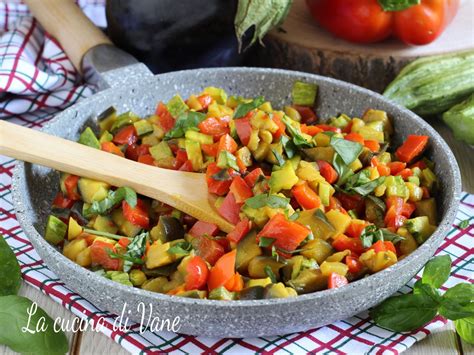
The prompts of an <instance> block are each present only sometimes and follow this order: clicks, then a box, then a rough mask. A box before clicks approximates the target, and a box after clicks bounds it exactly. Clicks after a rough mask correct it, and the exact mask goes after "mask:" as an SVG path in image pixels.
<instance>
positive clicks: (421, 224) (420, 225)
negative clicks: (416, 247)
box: [405, 216, 436, 244]
mask: <svg viewBox="0 0 474 355" xmlns="http://www.w3.org/2000/svg"><path fill="white" fill-rule="evenodd" d="M405 227H406V228H407V229H408V231H409V232H410V234H411V235H413V237H414V238H415V239H416V241H417V243H418V244H423V243H424V242H425V241H426V239H428V238H429V237H430V236H431V234H433V232H434V231H435V230H436V226H433V225H431V224H430V220H429V218H428V216H421V217H415V218H411V219H407V220H406V221H405Z"/></svg>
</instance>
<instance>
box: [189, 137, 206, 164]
mask: <svg viewBox="0 0 474 355" xmlns="http://www.w3.org/2000/svg"><path fill="white" fill-rule="evenodd" d="M186 153H187V154H188V159H189V160H191V163H192V165H193V170H194V171H200V170H201V169H202V167H203V159H202V152H201V144H199V142H195V141H192V140H190V139H186Z"/></svg>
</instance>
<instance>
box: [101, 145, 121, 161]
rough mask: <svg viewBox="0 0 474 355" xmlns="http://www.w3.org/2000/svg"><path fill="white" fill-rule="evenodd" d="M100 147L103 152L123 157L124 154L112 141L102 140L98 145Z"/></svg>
mask: <svg viewBox="0 0 474 355" xmlns="http://www.w3.org/2000/svg"><path fill="white" fill-rule="evenodd" d="M100 149H101V150H103V151H104V152H107V153H112V154H115V155H118V156H119V157H122V158H123V157H124V156H125V155H124V154H123V153H122V151H121V150H120V148H119V147H117V146H116V145H115V144H114V143H112V142H103V143H101V145H100Z"/></svg>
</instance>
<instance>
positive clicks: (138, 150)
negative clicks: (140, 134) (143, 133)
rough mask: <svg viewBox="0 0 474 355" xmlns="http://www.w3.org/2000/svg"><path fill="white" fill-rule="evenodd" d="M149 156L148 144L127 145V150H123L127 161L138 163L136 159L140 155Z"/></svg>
mask: <svg viewBox="0 0 474 355" xmlns="http://www.w3.org/2000/svg"><path fill="white" fill-rule="evenodd" d="M147 154H150V146H149V145H148V144H141V145H138V144H132V145H127V149H125V157H126V158H127V159H131V160H135V161H138V157H140V156H141V155H147Z"/></svg>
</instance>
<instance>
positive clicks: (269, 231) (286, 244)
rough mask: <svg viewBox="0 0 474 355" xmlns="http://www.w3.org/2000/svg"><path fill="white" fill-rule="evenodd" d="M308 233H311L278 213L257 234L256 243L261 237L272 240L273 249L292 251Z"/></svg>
mask: <svg viewBox="0 0 474 355" xmlns="http://www.w3.org/2000/svg"><path fill="white" fill-rule="evenodd" d="M310 233H311V231H310V230H309V229H308V228H307V227H305V226H303V225H302V224H299V223H297V222H293V221H289V220H288V219H287V218H286V217H285V216H284V215H283V214H281V213H278V214H276V215H274V216H273V217H272V218H271V219H270V220H269V221H268V222H267V224H265V226H264V227H263V229H262V230H261V231H260V232H259V233H258V234H257V242H260V238H261V237H265V238H273V239H275V242H274V243H273V245H274V246H275V247H278V248H280V249H283V251H293V250H295V249H296V248H297V247H298V245H300V244H301V242H302V241H303V240H305V239H306V237H307V236H308V235H309V234H310Z"/></svg>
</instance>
